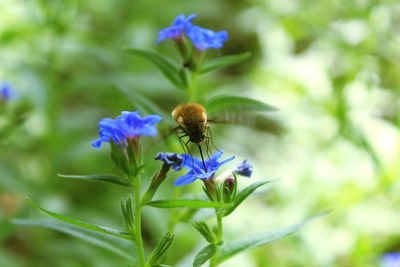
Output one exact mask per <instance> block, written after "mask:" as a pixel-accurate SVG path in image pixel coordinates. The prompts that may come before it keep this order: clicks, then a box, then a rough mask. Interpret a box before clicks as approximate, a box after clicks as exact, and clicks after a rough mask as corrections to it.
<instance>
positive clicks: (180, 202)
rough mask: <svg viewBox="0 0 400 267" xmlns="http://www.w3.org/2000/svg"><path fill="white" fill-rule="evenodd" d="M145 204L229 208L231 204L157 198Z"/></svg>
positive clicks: (163, 207) (162, 206)
mask: <svg viewBox="0 0 400 267" xmlns="http://www.w3.org/2000/svg"><path fill="white" fill-rule="evenodd" d="M143 205H146V206H151V207H154V208H162V209H168V208H183V207H186V208H227V207H229V206H230V204H227V203H218V202H209V201H205V200H193V199H186V200H185V199H180V200H156V201H151V202H145V203H143Z"/></svg>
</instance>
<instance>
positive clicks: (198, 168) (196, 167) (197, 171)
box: [174, 150, 235, 186]
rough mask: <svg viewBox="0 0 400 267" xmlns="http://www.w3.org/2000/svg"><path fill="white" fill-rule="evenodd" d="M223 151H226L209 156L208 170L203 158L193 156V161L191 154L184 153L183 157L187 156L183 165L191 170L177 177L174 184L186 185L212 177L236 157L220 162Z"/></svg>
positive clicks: (206, 162)
mask: <svg viewBox="0 0 400 267" xmlns="http://www.w3.org/2000/svg"><path fill="white" fill-rule="evenodd" d="M223 152H224V151H223V150H219V151H217V152H215V153H214V154H212V155H211V157H209V158H208V159H207V160H206V161H205V162H204V163H205V165H206V169H207V171H206V170H205V169H204V165H203V161H202V160H201V159H198V158H196V157H193V161H192V156H191V155H188V154H186V155H185V154H182V157H184V158H185V161H184V163H183V167H184V168H185V169H187V170H189V172H188V173H187V174H185V175H182V176H181V177H179V178H178V179H176V180H175V182H174V185H176V186H181V185H186V184H190V183H192V182H194V181H195V180H196V179H208V178H210V177H212V176H213V175H214V174H215V172H216V171H217V170H218V169H219V167H221V166H222V165H224V164H225V163H227V162H229V161H231V160H233V159H234V158H235V156H232V157H230V158H228V159H226V160H224V161H221V162H218V160H219V159H220V158H221V156H222V153H223Z"/></svg>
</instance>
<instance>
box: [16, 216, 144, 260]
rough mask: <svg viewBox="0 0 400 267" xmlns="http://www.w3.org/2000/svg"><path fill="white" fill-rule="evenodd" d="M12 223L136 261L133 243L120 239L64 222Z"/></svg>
mask: <svg viewBox="0 0 400 267" xmlns="http://www.w3.org/2000/svg"><path fill="white" fill-rule="evenodd" d="M12 222H13V223H15V224H18V225H25V226H38V227H45V228H49V229H53V230H56V231H59V232H62V233H65V234H68V235H71V236H74V237H77V238H80V239H82V240H84V241H86V242H89V243H92V244H94V245H96V246H99V247H102V248H105V249H108V250H110V251H112V252H114V253H117V254H119V255H121V256H123V257H125V258H127V259H129V260H135V259H137V255H136V254H135V251H136V249H135V247H134V244H133V242H130V241H128V240H124V239H120V238H117V237H114V236H109V235H104V234H102V233H98V232H94V231H90V230H87V229H83V228H80V227H77V226H74V225H71V224H67V223H64V222H59V221H53V220H38V219H14V220H12Z"/></svg>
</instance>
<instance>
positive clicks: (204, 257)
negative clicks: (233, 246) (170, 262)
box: [193, 244, 217, 267]
mask: <svg viewBox="0 0 400 267" xmlns="http://www.w3.org/2000/svg"><path fill="white" fill-rule="evenodd" d="M216 252H217V246H216V245H214V244H209V245H208V246H206V247H205V248H203V249H202V250H200V252H199V253H197V255H196V257H195V258H194V262H193V267H200V266H201V265H203V264H204V263H205V262H206V261H208V260H209V259H211V257H212V256H214V255H215V253H216Z"/></svg>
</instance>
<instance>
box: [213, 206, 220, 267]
mask: <svg viewBox="0 0 400 267" xmlns="http://www.w3.org/2000/svg"><path fill="white" fill-rule="evenodd" d="M216 214H217V222H218V228H217V229H218V233H217V245H218V247H217V252H216V253H215V255H214V257H212V258H211V261H210V267H216V266H218V258H219V253H220V251H221V247H220V244H221V242H222V233H223V226H222V213H219V212H218V211H216Z"/></svg>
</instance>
